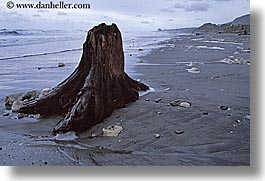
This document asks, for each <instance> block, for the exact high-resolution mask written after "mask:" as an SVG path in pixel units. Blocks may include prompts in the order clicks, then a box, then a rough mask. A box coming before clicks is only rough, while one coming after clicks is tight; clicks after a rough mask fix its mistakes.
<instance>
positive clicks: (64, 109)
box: [19, 24, 149, 132]
mask: <svg viewBox="0 0 265 181" xmlns="http://www.w3.org/2000/svg"><path fill="white" fill-rule="evenodd" d="M147 89H149V88H148V86H146V85H145V84H143V83H140V82H138V81H135V80H133V79H131V78H130V77H129V76H128V75H127V74H126V73H125V72H124V54H123V48H122V38H121V33H120V31H119V29H118V28H117V26H116V25H115V24H112V25H110V26H107V25H105V24H100V25H99V26H95V27H94V28H93V29H91V30H90V31H89V32H88V35H87V39H86V42H85V43H84V44H83V54H82V58H81V61H80V63H79V65H78V67H77V68H76V69H75V71H74V72H73V73H72V74H71V75H70V76H69V77H68V78H67V79H65V80H64V81H63V82H62V83H60V84H59V85H58V86H57V87H55V88H53V90H52V91H51V92H50V93H49V94H48V95H46V96H44V97H42V98H39V99H38V100H36V101H33V102H27V103H26V104H24V106H23V107H22V108H21V109H20V110H19V112H21V113H27V114H41V115H52V114H63V115H65V117H64V119H62V120H61V121H59V123H58V124H57V125H56V127H55V128H54V130H53V131H54V132H67V131H70V130H75V131H76V130H84V129H88V128H90V127H92V126H94V125H96V124H98V123H100V122H102V121H103V120H104V119H105V118H107V117H109V116H110V115H111V114H112V112H113V110H114V109H117V108H122V107H125V105H126V104H128V103H130V102H134V101H136V100H137V99H138V98H139V95H138V91H140V90H147Z"/></svg>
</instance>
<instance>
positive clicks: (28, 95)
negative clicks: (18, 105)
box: [21, 90, 40, 101]
mask: <svg viewBox="0 0 265 181" xmlns="http://www.w3.org/2000/svg"><path fill="white" fill-rule="evenodd" d="M39 95H40V91H38V90H32V91H29V92H26V93H25V94H23V96H22V98H21V100H22V101H23V100H26V99H28V100H30V99H35V98H38V97H39Z"/></svg>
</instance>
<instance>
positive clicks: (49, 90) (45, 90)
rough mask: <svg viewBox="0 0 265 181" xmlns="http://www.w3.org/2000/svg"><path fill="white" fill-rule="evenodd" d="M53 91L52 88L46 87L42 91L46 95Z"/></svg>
mask: <svg viewBox="0 0 265 181" xmlns="http://www.w3.org/2000/svg"><path fill="white" fill-rule="evenodd" d="M51 91H52V89H51V88H44V89H43V90H42V91H41V94H42V95H44V96H45V95H47V94H49V93H50V92H51Z"/></svg>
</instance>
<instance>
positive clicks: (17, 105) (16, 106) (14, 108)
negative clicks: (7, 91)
mask: <svg viewBox="0 0 265 181" xmlns="http://www.w3.org/2000/svg"><path fill="white" fill-rule="evenodd" d="M22 106H23V101H20V100H18V101H14V102H13V104H12V107H11V110H12V111H13V112H17V111H19V109H20V108H21V107H22Z"/></svg>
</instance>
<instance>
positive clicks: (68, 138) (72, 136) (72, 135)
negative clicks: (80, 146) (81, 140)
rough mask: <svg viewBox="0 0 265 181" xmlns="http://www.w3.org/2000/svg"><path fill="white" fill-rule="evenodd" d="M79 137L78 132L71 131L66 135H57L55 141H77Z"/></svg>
mask: <svg viewBox="0 0 265 181" xmlns="http://www.w3.org/2000/svg"><path fill="white" fill-rule="evenodd" d="M77 138H78V136H77V135H76V132H74V131H69V132H66V133H57V134H56V135H55V136H54V139H55V140H60V141H71V140H75V139H77Z"/></svg>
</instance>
